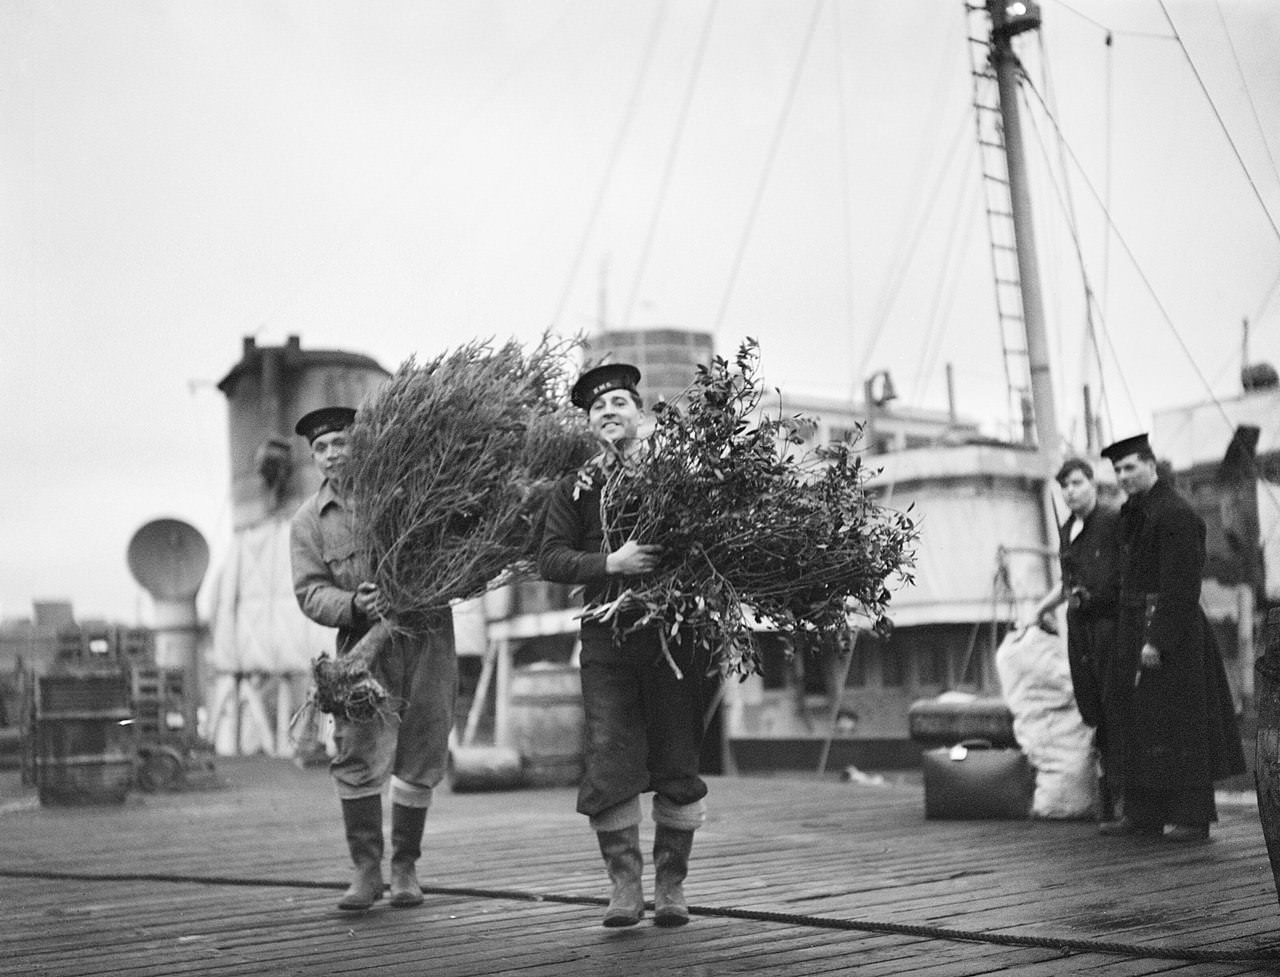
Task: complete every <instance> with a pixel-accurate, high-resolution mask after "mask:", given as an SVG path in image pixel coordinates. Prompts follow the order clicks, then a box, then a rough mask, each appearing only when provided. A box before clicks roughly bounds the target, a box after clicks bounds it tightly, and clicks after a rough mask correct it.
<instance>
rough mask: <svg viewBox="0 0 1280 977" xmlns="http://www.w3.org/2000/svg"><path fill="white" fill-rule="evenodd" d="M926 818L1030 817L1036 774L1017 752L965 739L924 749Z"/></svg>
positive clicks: (985, 742) (984, 741) (985, 741)
mask: <svg viewBox="0 0 1280 977" xmlns="http://www.w3.org/2000/svg"><path fill="white" fill-rule="evenodd" d="M922 759H923V761H924V816H925V817H926V818H934V819H970V818H1006V819H1021V818H1025V817H1027V816H1028V815H1029V814H1030V813H1031V800H1032V796H1033V794H1034V793H1035V770H1034V769H1033V768H1032V766H1031V764H1030V763H1028V762H1027V757H1026V755H1025V754H1024V753H1023V752H1022V751H1021V750H1013V749H998V748H994V747H992V745H991V743H990V742H989V741H988V740H981V739H968V740H963V741H962V742H960V743H957V744H956V745H955V746H950V747H939V748H937V749H933V750H926V751H925V752H924V754H923V756H922Z"/></svg>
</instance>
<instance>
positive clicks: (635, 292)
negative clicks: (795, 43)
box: [622, 0, 720, 328]
mask: <svg viewBox="0 0 1280 977" xmlns="http://www.w3.org/2000/svg"><path fill="white" fill-rule="evenodd" d="M719 5H720V0H711V3H710V4H709V5H708V6H707V16H706V18H705V19H704V20H703V22H702V34H701V36H700V37H699V38H698V47H697V51H696V53H695V54H694V58H693V68H692V69H691V70H690V72H689V80H688V82H687V83H686V84H685V90H684V98H683V99H682V100H681V103H680V113H679V115H678V116H677V117H676V127H675V131H674V132H673V133H672V134H671V145H670V147H668V149H667V160H666V163H665V164H664V165H663V167H662V178H661V180H660V181H659V184H658V197H657V200H655V201H654V205H653V213H652V214H651V215H650V217H649V226H648V228H647V229H646V230H645V236H644V243H643V244H642V245H641V247H640V260H639V262H638V264H637V266H636V275H635V280H634V281H633V283H632V286H631V294H630V296H628V298H627V304H626V307H625V310H624V312H623V315H622V325H623V327H624V328H625V327H626V326H629V325H630V324H631V312H632V310H633V309H634V308H635V304H636V300H637V298H638V297H639V294H640V283H641V282H642V281H643V280H644V273H645V269H646V268H647V267H648V265H649V253H650V251H651V250H652V249H653V239H654V236H655V234H656V233H657V229H658V220H659V218H660V217H661V216H662V209H663V206H664V204H665V203H666V199H667V191H668V190H669V189H670V188H671V175H672V173H673V172H674V171H675V165H676V158H677V157H678V156H679V153H680V143H681V141H682V140H683V137H684V127H685V123H686V122H687V121H688V120H689V106H690V105H692V104H693V94H694V92H695V91H696V90H697V87H698V78H699V76H700V75H701V73H702V64H703V61H704V60H705V58H706V53H707V42H708V40H710V38H711V25H712V23H713V22H714V21H715V18H716V10H717V8H718V7H719Z"/></svg>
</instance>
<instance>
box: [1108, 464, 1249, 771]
mask: <svg viewBox="0 0 1280 977" xmlns="http://www.w3.org/2000/svg"><path fill="white" fill-rule="evenodd" d="M1120 520H1121V524H1120V530H1121V549H1122V558H1121V590H1120V616H1119V619H1118V621H1117V628H1116V632H1117V633H1116V654H1115V655H1114V656H1113V658H1112V672H1111V679H1110V683H1109V684H1110V686H1111V687H1112V688H1114V689H1115V690H1116V691H1117V692H1118V693H1119V695H1120V696H1121V697H1122V698H1123V699H1124V700H1125V701H1126V704H1127V708H1125V709H1124V713H1125V716H1126V722H1125V780H1126V783H1128V784H1131V785H1136V786H1139V787H1143V788H1147V789H1151V790H1187V789H1196V788H1204V787H1211V786H1212V784H1213V781H1215V780H1217V779H1220V778H1222V777H1228V776H1231V775H1233V774H1238V773H1243V772H1244V770H1245V764H1244V751H1243V749H1242V746H1241V742H1240V731H1239V728H1238V726H1237V723H1236V715H1235V707H1234V704H1233V703H1232V700H1231V692H1230V689H1229V687H1228V685H1227V676H1226V670H1225V668H1224V667H1223V664H1222V656H1221V654H1220V653H1219V650H1218V646H1217V643H1216V641H1215V640H1214V637H1213V632H1212V630H1211V629H1210V627H1209V622H1208V620H1207V618H1206V617H1205V614H1204V611H1203V610H1202V609H1201V608H1200V575H1201V572H1202V571H1203V569H1204V562H1205V542H1204V541H1205V525H1204V520H1202V519H1201V518H1200V517H1199V516H1198V515H1196V513H1195V510H1193V509H1192V508H1191V506H1190V505H1189V504H1188V503H1187V501H1186V500H1185V499H1184V498H1182V496H1181V495H1179V494H1178V493H1177V491H1176V490H1175V489H1174V488H1173V487H1172V485H1170V484H1168V483H1167V482H1166V481H1165V480H1164V479H1160V480H1157V481H1156V483H1155V484H1154V485H1153V486H1152V487H1151V489H1150V490H1148V491H1147V492H1144V493H1141V494H1138V495H1134V496H1132V497H1131V498H1129V499H1128V500H1127V501H1126V502H1125V504H1124V506H1123V507H1122V508H1121V511H1120ZM1143 644H1151V645H1154V646H1155V647H1156V648H1157V649H1158V650H1159V652H1160V657H1161V666H1160V667H1159V668H1141V652H1142V646H1143Z"/></svg>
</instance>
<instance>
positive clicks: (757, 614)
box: [585, 340, 916, 674]
mask: <svg viewBox="0 0 1280 977" xmlns="http://www.w3.org/2000/svg"><path fill="white" fill-rule="evenodd" d="M758 359H759V357H758V350H757V347H756V344H755V342H754V341H753V340H747V341H746V342H745V343H744V344H743V345H742V346H741V348H740V349H739V351H738V355H737V357H736V359H735V361H734V363H733V364H730V363H728V362H727V361H725V360H724V359H721V358H716V359H715V360H714V361H713V363H712V365H711V366H710V368H699V371H698V374H697V377H696V379H695V382H694V384H693V385H692V387H691V388H690V390H689V391H688V392H687V394H686V399H687V406H685V407H683V408H682V407H679V406H677V405H675V404H658V405H657V406H656V407H655V415H656V418H655V429H654V432H653V434H652V436H651V437H650V439H649V442H648V445H647V446H646V448H645V449H644V450H642V451H640V452H638V453H636V454H634V455H633V456H632V457H631V458H629V459H628V460H627V461H626V463H624V464H620V465H614V466H612V468H611V469H609V474H608V476H607V480H606V482H605V484H604V487H603V489H602V493H601V512H602V515H603V520H604V523H605V534H606V545H608V546H609V547H610V548H617V547H619V546H621V545H622V544H623V543H624V542H625V541H626V540H627V539H636V540H638V541H640V542H643V543H656V544H659V545H661V546H663V547H664V551H663V555H662V558H661V560H660V562H659V564H658V566H657V568H656V569H655V570H654V571H653V572H652V573H649V574H647V575H645V576H644V577H641V578H633V579H630V580H628V581H626V582H625V583H623V584H619V585H615V588H614V590H613V592H611V593H610V594H609V599H608V600H607V601H602V602H600V603H598V604H596V605H594V606H592V607H589V608H587V609H586V611H585V616H586V617H588V618H593V619H596V620H602V621H613V622H615V624H616V625H617V626H619V627H621V626H622V625H621V624H618V623H617V622H619V621H624V620H625V621H627V622H629V623H628V624H627V625H626V626H627V628H628V629H634V628H645V627H653V626H655V625H656V626H657V627H658V628H659V633H660V634H662V635H663V640H664V643H665V641H666V640H667V639H669V638H674V637H675V636H676V635H677V634H678V633H680V632H681V631H683V632H684V634H685V635H686V636H689V637H691V638H692V640H693V641H694V642H695V643H696V644H698V645H701V646H704V647H707V648H709V649H710V650H711V651H712V653H713V656H714V659H715V661H716V662H717V663H718V665H719V666H720V668H721V669H722V670H723V671H725V672H730V673H731V672H737V673H742V674H746V673H749V672H751V671H754V670H756V669H757V668H758V649H757V644H756V641H755V639H754V636H753V625H763V626H766V627H769V628H771V629H776V630H778V631H780V632H783V633H786V634H790V635H792V636H805V637H810V638H812V637H819V636H822V635H834V634H838V635H847V634H848V631H849V612H850V608H851V606H855V607H856V608H857V609H858V610H859V612H860V613H862V614H866V615H868V616H870V617H871V618H872V620H873V621H874V622H875V623H876V625H877V626H878V627H881V628H883V627H886V626H887V624H888V619H887V617H886V612H887V605H888V603H889V598H890V595H889V591H888V589H887V588H886V586H885V582H886V580H887V579H888V577H889V576H890V575H892V574H895V573H896V574H898V575H899V576H901V577H902V578H903V579H905V580H910V574H909V568H910V567H911V566H912V564H913V552H912V543H913V541H914V539H915V537H916V530H915V527H914V525H913V523H912V520H911V519H910V517H909V516H908V515H907V514H906V513H901V512H896V511H893V510H890V509H886V508H884V507H882V506H880V505H878V504H877V503H876V501H875V500H874V499H873V498H872V497H871V496H869V495H868V493H867V490H866V482H867V480H868V478H869V477H870V475H871V473H870V472H868V471H867V469H866V468H864V467H863V465H862V464H861V461H860V459H859V458H857V457H856V456H853V455H851V453H850V451H849V448H848V446H847V445H831V446H829V447H826V448H822V449H818V450H816V451H814V452H810V453H808V454H805V455H802V456H799V457H798V456H797V455H796V454H795V449H796V446H797V445H798V444H801V443H803V442H802V439H801V438H800V437H799V436H798V435H797V434H796V433H795V430H796V426H797V422H800V421H803V419H802V418H795V417H790V418H789V417H783V416H779V417H776V418H770V417H761V416H760V400H761V391H760V381H759V377H758V373H757V369H758ZM619 612H627V613H625V614H620V613H619ZM752 617H754V618H755V619H756V620H755V621H754V622H753V621H752ZM668 659H669V660H670V656H669V655H668ZM672 664H673V666H674V662H673V663H672Z"/></svg>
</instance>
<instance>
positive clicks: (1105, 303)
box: [1086, 31, 1116, 446]
mask: <svg viewBox="0 0 1280 977" xmlns="http://www.w3.org/2000/svg"><path fill="white" fill-rule="evenodd" d="M1104 43H1105V45H1106V48H1107V56H1106V66H1107V71H1106V113H1105V122H1104V126H1105V130H1104V134H1103V157H1102V158H1103V167H1102V181H1103V182H1102V205H1103V206H1104V207H1106V208H1107V209H1108V210H1110V209H1111V175H1112V172H1113V170H1114V167H1113V165H1112V164H1113V162H1114V160H1115V139H1114V134H1115V60H1116V59H1115V43H1114V36H1113V35H1112V33H1111V31H1107V39H1106V41H1105V42H1104ZM1100 308H1101V315H1102V316H1103V318H1104V319H1105V317H1106V315H1107V313H1108V310H1109V309H1110V308H1111V235H1110V234H1109V233H1107V230H1106V228H1103V230H1102V301H1101V305H1100ZM1093 352H1094V355H1095V356H1096V357H1097V360H1098V362H1097V367H1098V414H1099V416H1103V417H1105V418H1106V421H1107V429H1108V430H1110V431H1114V430H1115V425H1114V423H1113V421H1112V418H1111V398H1110V394H1109V392H1108V390H1107V389H1106V387H1105V386H1104V383H1105V381H1104V379H1103V378H1104V375H1105V371H1104V370H1103V368H1102V349H1101V348H1100V346H1099V344H1098V337H1097V334H1096V333H1095V334H1094V335H1093ZM1093 433H1094V432H1092V431H1091V432H1089V437H1092V435H1093ZM1099 433H1100V432H1099ZM1087 440H1088V438H1086V442H1087ZM1098 440H1099V441H1100V442H1101V444H1106V441H1105V439H1103V438H1102V437H1101V436H1099V438H1098ZM1100 446H1101V445H1100Z"/></svg>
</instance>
